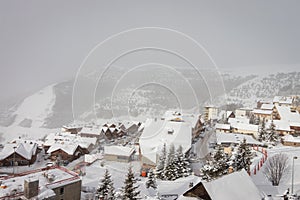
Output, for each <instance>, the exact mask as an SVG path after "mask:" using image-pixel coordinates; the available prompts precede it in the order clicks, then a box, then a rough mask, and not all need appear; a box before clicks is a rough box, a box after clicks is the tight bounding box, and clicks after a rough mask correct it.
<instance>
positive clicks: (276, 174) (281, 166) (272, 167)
mask: <svg viewBox="0 0 300 200" xmlns="http://www.w3.org/2000/svg"><path fill="white" fill-rule="evenodd" d="M288 159H289V158H288V156H287V155H286V154H282V153H279V154H275V155H274V156H272V157H270V158H269V159H268V160H267V162H266V165H265V168H264V171H263V173H264V174H265V176H266V177H267V178H268V180H269V181H270V182H271V183H272V185H273V186H278V185H279V182H280V180H281V178H282V177H283V176H284V174H285V173H286V171H287V169H288Z"/></svg>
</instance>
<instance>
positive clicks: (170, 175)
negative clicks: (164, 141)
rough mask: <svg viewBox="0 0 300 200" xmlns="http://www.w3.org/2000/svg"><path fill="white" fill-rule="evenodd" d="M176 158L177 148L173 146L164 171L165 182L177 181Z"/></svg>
mask: <svg viewBox="0 0 300 200" xmlns="http://www.w3.org/2000/svg"><path fill="white" fill-rule="evenodd" d="M174 158H175V147H174V145H173V144H171V145H170V149H169V152H168V157H167V162H166V165H165V169H164V180H170V181H171V180H175V179H176V176H175V168H176V167H175V164H174Z"/></svg>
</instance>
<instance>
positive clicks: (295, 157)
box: [291, 156, 298, 195]
mask: <svg viewBox="0 0 300 200" xmlns="http://www.w3.org/2000/svg"><path fill="white" fill-rule="evenodd" d="M297 158H298V157H297V156H294V157H293V166H292V191H291V192H292V195H293V194H294V171H295V169H294V168H295V166H294V165H295V159H297Z"/></svg>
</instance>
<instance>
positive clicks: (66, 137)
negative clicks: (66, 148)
mask: <svg viewBox="0 0 300 200" xmlns="http://www.w3.org/2000/svg"><path fill="white" fill-rule="evenodd" d="M96 142H97V138H90V137H81V136H79V135H73V134H69V133H51V134H49V135H48V136H47V137H46V139H45V142H44V145H45V146H52V145H55V144H61V145H68V144H69V145H74V144H78V145H80V146H81V147H82V148H88V147H89V146H90V145H91V144H92V145H95V144H96Z"/></svg>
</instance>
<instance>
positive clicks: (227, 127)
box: [215, 123, 230, 130]
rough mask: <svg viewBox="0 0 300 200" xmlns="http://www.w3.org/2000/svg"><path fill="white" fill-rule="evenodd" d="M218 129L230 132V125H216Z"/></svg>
mask: <svg viewBox="0 0 300 200" xmlns="http://www.w3.org/2000/svg"><path fill="white" fill-rule="evenodd" d="M215 127H216V129H221V130H230V124H219V123H217V124H216V126H215Z"/></svg>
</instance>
